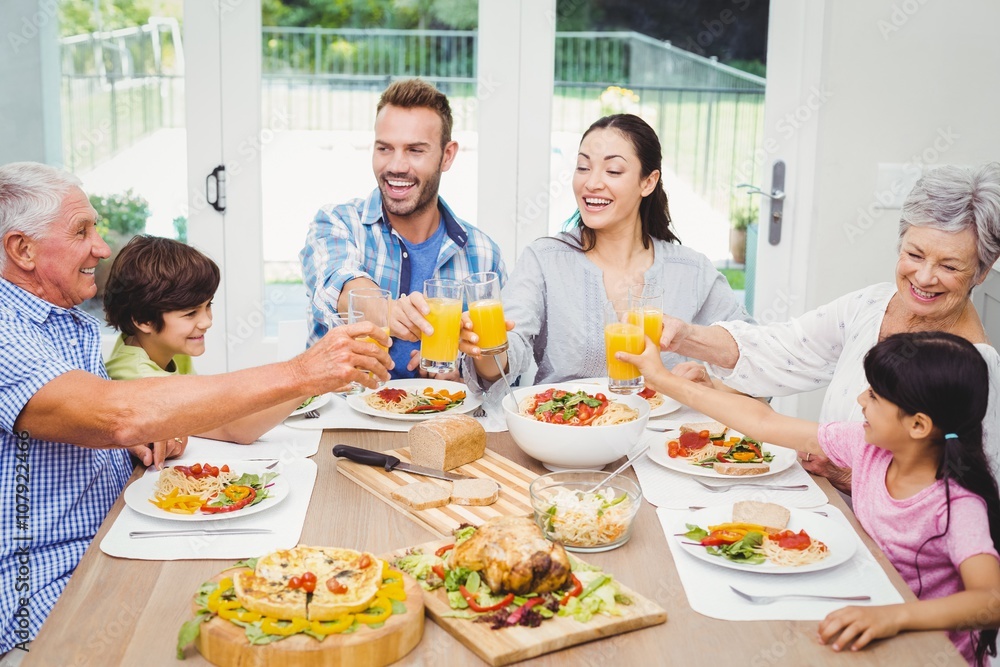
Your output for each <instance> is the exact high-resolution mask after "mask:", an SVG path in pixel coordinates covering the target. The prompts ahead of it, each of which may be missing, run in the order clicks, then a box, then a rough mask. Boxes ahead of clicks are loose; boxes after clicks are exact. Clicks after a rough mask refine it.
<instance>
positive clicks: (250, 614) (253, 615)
mask: <svg viewBox="0 0 1000 667" xmlns="http://www.w3.org/2000/svg"><path fill="white" fill-rule="evenodd" d="M236 618H237V619H238V620H240V621H243V622H244V623H256V622H257V621H259V620H260V619H261V615H260V614H258V613H257V612H255V611H241V612H240V613H239V615H238V616H237V617H236Z"/></svg>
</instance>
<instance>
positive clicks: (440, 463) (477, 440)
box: [408, 414, 486, 470]
mask: <svg viewBox="0 0 1000 667" xmlns="http://www.w3.org/2000/svg"><path fill="white" fill-rule="evenodd" d="M408 441H409V443H410V460H412V461H413V463H415V464H416V465H418V466H425V467H428V468H434V469H435V470H452V469H453V468H457V467H458V466H462V465H465V464H466V463H472V462H473V461H475V460H476V459H479V458H482V456H483V454H485V453H486V430H485V429H484V428H483V427H482V424H480V423H479V422H477V421H476V420H475V419H473V418H472V417H470V416H468V415H458V414H454V415H441V416H439V417H434V418H433V419H428V420H427V421H425V422H420V423H419V424H416V425H415V426H414V427H413V428H411V429H410V433H409V436H408Z"/></svg>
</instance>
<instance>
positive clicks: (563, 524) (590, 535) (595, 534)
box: [538, 486, 634, 547]
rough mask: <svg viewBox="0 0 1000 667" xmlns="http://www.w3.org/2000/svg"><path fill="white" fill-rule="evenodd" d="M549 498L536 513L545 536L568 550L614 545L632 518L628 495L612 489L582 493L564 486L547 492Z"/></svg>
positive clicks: (625, 530) (630, 502) (544, 500)
mask: <svg viewBox="0 0 1000 667" xmlns="http://www.w3.org/2000/svg"><path fill="white" fill-rule="evenodd" d="M547 491H548V492H549V493H550V494H551V495H549V496H547V497H546V498H544V499H539V500H542V501H543V502H542V503H540V507H538V510H539V512H540V514H539V516H540V517H541V519H542V523H541V524H540V525H541V528H542V532H544V533H545V537H547V538H548V539H550V540H552V541H554V542H561V543H562V544H564V545H566V546H568V547H596V546H601V545H604V544H609V543H611V542H614V541H615V540H617V539H618V538H620V537H621V536H622V535H624V534H625V533H626V532H627V531H628V528H629V523H630V521H631V519H632V515H633V514H634V512H633V509H634V508H633V506H632V501H631V500H630V499H629V497H628V494H627V493H625V492H620V493H617V494H616V493H615V489H614V488H612V487H610V486H609V487H606V488H604V489H600V490H599V491H596V492H594V493H584V492H582V491H575V490H572V489H567V488H565V487H553V488H550V489H548V490H547Z"/></svg>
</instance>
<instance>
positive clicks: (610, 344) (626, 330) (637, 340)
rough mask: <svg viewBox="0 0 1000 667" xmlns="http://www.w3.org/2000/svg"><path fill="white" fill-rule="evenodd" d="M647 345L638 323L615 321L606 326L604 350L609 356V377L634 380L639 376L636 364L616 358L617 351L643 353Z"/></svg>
mask: <svg viewBox="0 0 1000 667" xmlns="http://www.w3.org/2000/svg"><path fill="white" fill-rule="evenodd" d="M645 347H646V341H645V340H644V339H643V330H642V328H641V327H640V326H639V325H637V324H630V323H628V322H614V323H612V324H608V325H606V326H605V327H604V350H605V353H606V354H607V358H608V377H609V378H611V379H612V380H632V379H634V378H637V377H639V369H638V368H636V366H635V364H627V363H625V362H624V361H618V360H617V359H615V352H628V353H630V354H642V351H643V350H644V349H645Z"/></svg>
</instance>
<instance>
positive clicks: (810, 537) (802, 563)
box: [674, 501, 858, 574]
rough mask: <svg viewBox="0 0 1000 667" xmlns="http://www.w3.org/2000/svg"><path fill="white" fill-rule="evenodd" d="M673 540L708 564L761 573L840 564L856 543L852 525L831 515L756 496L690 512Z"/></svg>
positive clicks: (823, 568) (823, 567) (851, 552)
mask: <svg viewBox="0 0 1000 667" xmlns="http://www.w3.org/2000/svg"><path fill="white" fill-rule="evenodd" d="M674 539H675V540H677V542H678V544H680V547H681V548H682V549H683V550H684V551H686V552H687V553H689V554H691V555H692V556H694V557H695V558H697V559H699V560H702V561H705V562H706V563H711V564H713V565H717V566H719V567H725V568H729V569H732V570H742V571H745V572H759V573H761V574H795V573H801V572H815V571H817V570H826V569H829V568H832V567H837V566H838V565H840V564H842V563H845V562H847V561H848V560H850V559H851V557H852V556H853V555H854V552H855V550H856V549H857V544H858V542H857V538H856V536H855V534H854V532H853V531H852V530H851V529H850V528H849V527H848V526H845V525H842V524H840V523H838V522H837V521H835V520H833V519H831V518H829V517H825V516H822V515H820V514H816V513H815V512H810V511H808V510H802V509H786V508H784V507H781V506H780V505H775V504H773V503H762V502H757V501H741V502H738V503H733V504H729V505H717V506H715V507H706V508H704V509H701V510H695V511H691V512H689V513H687V514H685V515H684V517H683V519H682V520H681V521H679V522H678V525H677V526H676V530H675V535H674Z"/></svg>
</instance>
